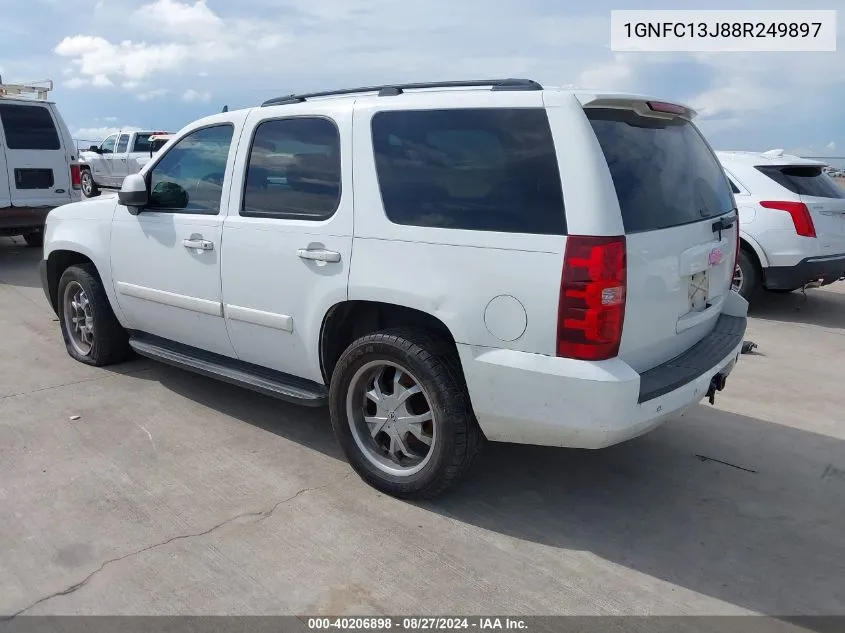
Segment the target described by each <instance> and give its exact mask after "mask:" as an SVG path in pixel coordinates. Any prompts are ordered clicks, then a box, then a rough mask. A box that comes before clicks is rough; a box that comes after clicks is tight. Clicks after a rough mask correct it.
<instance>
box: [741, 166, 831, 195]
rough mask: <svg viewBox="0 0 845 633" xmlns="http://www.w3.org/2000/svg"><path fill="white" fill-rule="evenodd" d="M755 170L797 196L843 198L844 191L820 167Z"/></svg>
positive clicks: (770, 167)
mask: <svg viewBox="0 0 845 633" xmlns="http://www.w3.org/2000/svg"><path fill="white" fill-rule="evenodd" d="M757 170H758V171H760V172H762V173H764V174H765V175H766V176H768V177H769V178H771V179H772V180H774V181H775V182H776V183H778V184H779V185H780V186H781V187H786V188H787V189H789V190H790V191H791V192H792V193H797V194H798V195H799V196H813V197H816V198H845V191H843V190H842V188H841V187H840V186H839V185H837V184H836V182H835V181H834V180H833V178H831V177H830V176H828V175H827V174H826V173H824V171H823V170H822V168H821V167H816V166H813V165H778V166H773V165H766V166H762V167H757Z"/></svg>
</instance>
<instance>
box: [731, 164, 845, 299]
mask: <svg viewBox="0 0 845 633" xmlns="http://www.w3.org/2000/svg"><path fill="white" fill-rule="evenodd" d="M717 155H718V157H719V160H720V161H721V163H722V165H723V167H724V168H725V172H726V173H727V175H728V178H729V179H730V182H731V187H732V188H733V193H734V196H735V197H736V201H737V205H738V206H739V218H740V222H739V224H740V229H741V231H740V239H741V245H740V249H741V250H740V253H739V258H738V262H739V265H738V266H737V270H736V276H735V279H734V289H735V290H737V292H739V293H740V294H741V295H742V296H743V297H745V298H746V299H751V297H752V295H753V294H754V293H755V291H757V290H758V289H759V288H765V289H767V290H774V291H780V292H790V291H792V290H797V289H798V288H802V287H804V286H821V285H826V284H831V283H833V282H834V281H838V280H839V279H842V278H843V277H845V191H843V189H842V188H841V187H840V186H839V185H837V184H836V182H835V181H834V180H833V179H832V178H831V177H830V176H828V175H827V173H825V171H824V168H825V165H824V163H820V162H818V161H814V160H808V159H805V158H799V157H797V156H790V155H788V154H784V152H783V150H772V151H769V152H763V153H758V152H717Z"/></svg>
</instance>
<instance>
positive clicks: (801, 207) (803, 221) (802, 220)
mask: <svg viewBox="0 0 845 633" xmlns="http://www.w3.org/2000/svg"><path fill="white" fill-rule="evenodd" d="M760 206H761V207H766V208H767V209H777V210H779V211H786V212H787V213H788V214H789V215H791V216H792V223H793V224H794V225H795V232H796V233H798V235H803V236H804V237H816V227H815V226H813V218H812V216H811V215H810V210H809V209H808V208H807V205H806V204H804V203H803V202H761V203H760Z"/></svg>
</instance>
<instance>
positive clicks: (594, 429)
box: [458, 315, 746, 448]
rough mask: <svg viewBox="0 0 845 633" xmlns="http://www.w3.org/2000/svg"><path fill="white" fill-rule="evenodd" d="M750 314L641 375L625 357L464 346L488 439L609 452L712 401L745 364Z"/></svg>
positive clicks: (726, 319)
mask: <svg viewBox="0 0 845 633" xmlns="http://www.w3.org/2000/svg"><path fill="white" fill-rule="evenodd" d="M745 327H746V319H745V317H744V316H741V317H731V316H727V315H722V316H721V317H720V318H719V322H718V324H717V326H716V328H714V330H713V332H711V333H710V334H709V335H707V336H706V337H705V338H704V339H703V340H702V341H700V342H699V343H698V344H697V345H695V346H694V347H692V348H690V349H689V350H688V351H687V352H686V353H684V354H683V355H681V356H679V357H678V358H675V359H673V360H671V361H669V362H667V363H665V364H664V365H661V366H659V367H656V368H654V369H652V370H650V371H648V372H645V373H643V374H642V375H640V374H638V373H637V372H636V371H634V370H633V369H632V368H631V367H630V366H629V365H627V364H626V363H625V362H624V361H622V360H621V359H619V358H616V359H612V360H607V361H599V362H585V361H575V360H571V359H566V358H554V357H550V356H542V355H538V354H528V353H525V352H518V351H513V350H489V349H483V350H479V348H473V347H472V346H468V345H458V349H459V352H460V356H461V363H462V365H463V369H464V374H465V376H466V379H467V386H468V388H469V392H470V397H471V399H472V404H473V408H474V410H475V414H476V417H477V418H478V422H479V424H480V426H481V428H482V430H483V431H484V434H485V435H486V436H487V438H488V439H489V440H492V441H501V442H515V443H520V444H540V445H547V446H567V447H573V448H603V447H606V446H611V445H613V444H618V443H619V442H623V441H625V440H628V439H631V438H633V437H636V436H638V435H642V434H643V433H645V432H647V431H649V430H651V429H653V428H654V427H656V426H658V425H660V424H661V423H662V422H664V421H665V420H667V419H668V418H670V417H672V416H675V415H678V414H680V413H683V412H684V411H685V410H686V409H688V408H689V407H690V406H692V405H694V404H696V403H697V402H699V401H700V400H701V399H702V398H704V397H705V395H707V392H708V390H709V388H710V385H711V383H712V382H713V379H714V377H716V376H717V375H721V376H727V375H728V374H729V373H730V372H731V371H732V370H733V367H734V365H735V363H736V362H737V360H738V359H739V354H740V350H741V349H742V339H743V336H744V335H745Z"/></svg>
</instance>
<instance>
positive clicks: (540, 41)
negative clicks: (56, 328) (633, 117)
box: [0, 0, 845, 151]
mask: <svg viewBox="0 0 845 633" xmlns="http://www.w3.org/2000/svg"><path fill="white" fill-rule="evenodd" d="M95 2H97V3H99V4H100V6H101V10H100V11H98V12H97V13H96V20H92V19H90V17H91V16H90V11H89V15H88V17H87V18H86V19H82V18H81V17H80V16H81V14H80V16H77V18H78V19H75V20H70V19H68V20H66V21H65V22H62V21H61V20H58V19H57V24H59V25H58V26H57V29H64V30H63V31H62V30H59V31H58V32H60V33H62V34H63V35H65V36H66V37H61V36H59V37H56V40H54V41H58V44H57V45H56V46H55V49H54V50H55V53H56V55H58V56H59V58H60V61H61V62H64V63H63V65H64V66H66V68H65V69H64V71H63V72H65V73H67V75H68V76H67V77H62V79H66V80H68V81H70V82H72V84H76V85H77V87H79V86H82V85H92V84H94V83H99V84H103V85H104V84H105V80H108V81H109V82H111V83H112V84H114V85H115V86H119V89H120V90H122V91H126V92H128V93H129V95H127V97H126V99H127V102H126V106H125V107H126V108H127V109H126V110H125V112H128V113H129V115H130V116H131V113H132V110H131V108H132V107H133V106H132V104H133V103H135V106H134V107H136V108H138V107H139V106H138V104H137V102H136V101H135V99H136V98H137V100H139V101H149V100H151V99H156V98H161V97H164V96H165V95H167V96H168V97H171V98H172V99H173V100H174V101H178V100H180V99H181V100H184V101H186V102H193V103H202V102H204V101H206V100H208V99H211V98H217V97H223V96H224V93H225V99H226V100H227V101H235V100H237V101H239V103H238V104H237V105H245V104H247V103H249V102H253V103H255V102H260V100H261V99H264V98H267V97H270V96H275V95H276V94H284V93H286V92H290V91H308V90H312V89H313V90H319V89H322V88H331V87H340V86H346V85H349V84H358V85H363V84H368V83H380V82H385V83H388V82H392V81H417V80H418V81H425V80H435V79H449V78H463V77H468V78H472V77H489V76H506V75H510V76H528V77H531V78H532V79H537V80H538V81H540V82H541V83H544V84H548V85H566V84H570V85H571V84H573V83H574V84H577V85H578V86H580V87H583V88H594V89H607V90H625V91H632V92H640V93H649V94H654V95H656V96H661V97H664V98H666V99H677V100H679V101H682V102H685V103H688V104H690V105H692V106H693V107H695V108H696V109H698V110H699V112H700V121H701V123H702V126H703V127H704V129H705V132H706V133H708V134H711V133H719V131H720V130H726V129H727V130H729V133H725V134H723V135H722V137H721V138H720V139H718V140H719V142H731V143H733V142H735V141H736V139H738V138H746V137H748V136H749V135H754V134H763V132H760V130H764V129H765V130H766V132H765V136H758V137H757V139H756V140H759V141H761V143H762V144H763V145H769V144H773V145H781V146H789V145H799V144H802V143H803V142H804V141H805V138H802V137H799V138H795V135H796V134H802V135H804V136H805V137H806V140H807V141H810V140H813V139H815V140H816V147H817V148H821V147H822V146H823V145H824V142H819V141H818V139H826V140H830V139H836V141H837V142H838V143H839V146H840V148H841V147H842V145H843V143H845V137H842V136H841V133H842V132H840V131H839V130H837V129H829V124H826V125H828V129H826V130H823V131H819V132H812V133H806V134H805V132H804V131H803V130H805V129H807V130H810V129H811V128H812V126H815V125H821V123H815V122H816V121H822V120H830V116H831V114H830V113H831V111H839V110H840V109H841V105H840V104H839V101H841V96H839V97H838V96H837V94H841V88H842V86H843V85H845V55H843V53H842V51H840V52H838V53H818V54H816V53H802V54H790V53H785V54H775V53H754V54H741V53H723V54H706V53H692V54H683V53H678V54H660V53H614V52H612V51H610V49H609V47H608V46H607V44H608V41H609V39H608V36H609V30H610V29H609V15H608V11H607V6H609V5H605V4H604V3H581V4H579V5H578V7H577V8H576V7H574V6H569V5H566V3H549V2H524V1H523V0H462V1H461V2H454V1H453V0H428V2H425V3H417V4H414V3H409V2H407V1H403V0H240V1H239V2H230V3H226V2H222V1H221V0H214V1H212V0H140V1H139V0H134V1H133V2H129V0H121V1H120V2H117V1H108V2H105V3H104V5H103V0H91V4H90V5H89V6H93V5H94V3H95ZM655 2H656V0H646V1H645V5H646V6H644V7H642V8H649V6H648V5H653V4H654V3H655ZM750 2H751V4H752V5H756V6H750V7H748V8H761V9H763V8H765V9H768V8H794V7H790V6H787V2H786V0H774V2H771V0H770V1H769V2H767V3H765V4H764V3H763V0H750ZM127 24H131V25H132V28H131V29H129V30H127V29H126V25H127ZM838 27H839V30H840V32H841V31H842V30H843V28H845V12H840V14H839V24H838ZM0 28H3V25H2V24H0ZM115 34H120V35H115ZM122 38H126V39H122ZM5 61H6V60H4V62H5ZM39 63H42V62H39ZM16 70H17V71H18V72H20V65H16ZM52 72H56V74H57V75H58V71H55V70H54V71H52ZM26 74H27V75H29V74H30V72H29V71H27V73H26ZM40 74H41V73H32V76H38V75H40ZM97 77H100V79H96V78H97ZM198 77H201V78H202V79H198ZM103 78H105V80H104V79H103ZM81 82H84V83H81ZM189 86H194V88H189ZM205 89H212V90H213V91H214V94H213V96H212V95H211V94H207V93H206V92H204V90H205ZM84 95H85V92H84V91H77V93H76V94H75V95H74V98H75V99H83V98H85V97H84ZM235 95H237V96H235ZM796 95H801V96H802V98H801V99H800V105H799V106H796V103H798V102H797V101H796V99H799V97H797V96H796ZM130 97H131V98H130ZM173 105H174V106H175V107H174V110H173V112H174V113H175V112H179V111H180V110H179V105H178V104H177V103H174V104H173ZM820 115H822V116H820ZM165 116H169V115H165ZM173 116H179V115H176V114H174V115H173ZM825 117H827V118H825ZM781 121H782V122H783V123H781ZM801 126H804V127H801ZM755 130H756V131H755ZM780 130H783V136H784V138H780V135H781V132H780ZM797 130H801V131H800V132H798V131H797ZM790 135H791V136H790ZM787 136H789V138H786V137H787ZM773 137H774V138H773ZM738 142H739V143H743V142H742V141H738ZM755 144H756V141H755ZM816 151H820V150H819V149H817V150H816ZM840 151H841V150H840Z"/></svg>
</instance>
